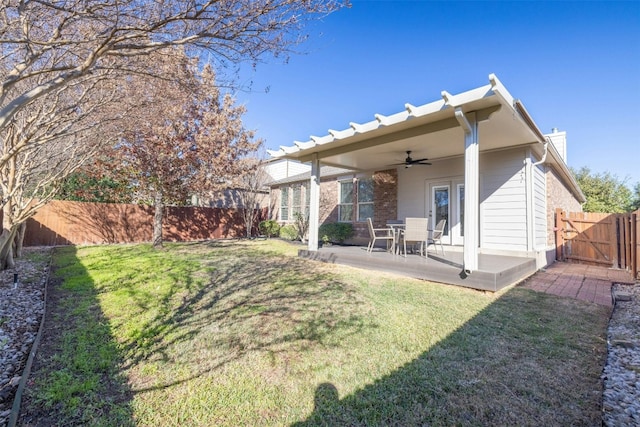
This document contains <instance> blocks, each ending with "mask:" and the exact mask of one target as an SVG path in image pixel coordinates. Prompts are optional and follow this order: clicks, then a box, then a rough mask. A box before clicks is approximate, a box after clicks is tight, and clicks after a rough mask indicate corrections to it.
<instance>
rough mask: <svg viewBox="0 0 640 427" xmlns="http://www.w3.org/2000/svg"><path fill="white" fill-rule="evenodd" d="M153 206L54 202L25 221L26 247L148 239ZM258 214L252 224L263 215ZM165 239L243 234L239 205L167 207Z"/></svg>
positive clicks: (174, 239)
mask: <svg viewBox="0 0 640 427" xmlns="http://www.w3.org/2000/svg"><path fill="white" fill-rule="evenodd" d="M153 214H154V208H153V207H152V206H140V205H127V204H116V203H113V204H112V203H84V202H67V201H57V200H56V201H53V202H51V203H49V204H47V205H46V206H45V207H43V208H42V209H41V210H39V211H38V212H37V213H36V214H35V216H34V217H33V218H30V219H29V220H28V221H27V230H26V234H25V238H24V245H25V246H54V245H75V244H101V243H138V242H149V241H151V236H152V230H153ZM265 216H266V211H261V212H259V213H258V218H257V220H256V223H255V227H256V228H257V225H258V222H259V221H260V220H261V219H264V218H265ZM162 233H163V239H164V240H165V241H174V242H175V241H194V240H206V239H222V238H235V237H244V236H245V235H246V233H245V225H244V219H243V215H242V210H241V209H227V208H200V207H167V208H165V212H164V221H163V229H162Z"/></svg>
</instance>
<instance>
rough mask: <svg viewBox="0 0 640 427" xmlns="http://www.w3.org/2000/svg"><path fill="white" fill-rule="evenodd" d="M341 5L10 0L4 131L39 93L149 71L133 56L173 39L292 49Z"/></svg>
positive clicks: (275, 0) (223, 47) (0, 124)
mask: <svg viewBox="0 0 640 427" xmlns="http://www.w3.org/2000/svg"><path fill="white" fill-rule="evenodd" d="M339 6H340V2H338V1H335V0H325V1H321V0H308V1H299V0H251V1H248V0H205V1H198V2H195V1H192V0H165V1H162V2H153V3H150V2H144V1H143V2H141V1H138V0H96V1H91V2H88V1H83V0H59V1H55V2H51V1H48V0H4V1H3V2H2V5H0V55H1V58H2V67H1V69H0V130H1V129H3V128H4V127H5V126H6V125H7V124H8V123H9V122H10V121H11V119H12V118H13V117H14V116H15V114H17V113H18V112H19V111H21V110H22V109H24V108H25V107H26V106H27V105H29V104H30V103H31V102H32V101H33V100H35V99H37V98H39V97H41V96H44V95H46V94H47V93H49V92H51V91H54V90H56V89H58V88H60V87H63V86H66V85H68V84H70V83H71V82H73V81H74V80H76V79H79V78H81V77H83V76H86V75H88V74H96V73H100V72H104V71H112V70H119V71H125V72H126V73H127V74H129V73H131V72H134V71H135V72H142V73H145V72H147V71H146V70H145V69H136V68H135V65H136V63H135V62H133V63H131V62H130V61H129V59H130V58H131V57H135V56H139V55H146V54H148V53H150V52H152V51H156V50H159V49H162V48H164V47H167V46H170V45H183V46H186V47H187V48H190V49H203V50H208V51H210V52H212V53H213V56H214V58H217V59H218V60H220V61H230V62H239V61H243V60H252V61H257V60H259V59H260V58H261V57H262V56H263V55H264V54H266V53H272V54H276V55H277V54H280V53H283V52H287V51H289V49H290V48H291V46H292V45H294V44H295V43H297V42H299V41H300V36H299V33H300V31H299V30H300V29H301V25H302V22H303V21H304V20H305V18H306V17H308V16H312V15H314V14H324V13H329V12H331V11H333V10H335V9H336V8H337V7H339ZM5 159H6V158H5V157H3V158H2V159H0V162H2V161H5Z"/></svg>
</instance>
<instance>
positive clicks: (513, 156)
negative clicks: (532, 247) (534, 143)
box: [480, 149, 527, 251]
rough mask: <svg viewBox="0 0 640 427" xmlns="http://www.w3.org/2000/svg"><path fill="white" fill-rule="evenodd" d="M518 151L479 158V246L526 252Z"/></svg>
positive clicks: (523, 191) (521, 153)
mask: <svg viewBox="0 0 640 427" xmlns="http://www.w3.org/2000/svg"><path fill="white" fill-rule="evenodd" d="M523 160H524V151H523V150H521V149H518V150H511V151H501V152H493V153H487V154H485V155H484V156H482V158H481V159H480V175H481V180H480V181H481V182H480V186H481V188H480V200H481V201H480V215H481V216H480V224H481V226H480V246H481V247H482V248H486V249H499V250H513V251H525V250H526V249H527V199H526V179H525V176H526V175H525V169H524V161H523Z"/></svg>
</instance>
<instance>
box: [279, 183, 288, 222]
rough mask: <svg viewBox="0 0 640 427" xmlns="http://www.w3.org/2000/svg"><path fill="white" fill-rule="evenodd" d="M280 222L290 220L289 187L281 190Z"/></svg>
mask: <svg viewBox="0 0 640 427" xmlns="http://www.w3.org/2000/svg"><path fill="white" fill-rule="evenodd" d="M280 220H281V221H288V220H289V187H281V188H280Z"/></svg>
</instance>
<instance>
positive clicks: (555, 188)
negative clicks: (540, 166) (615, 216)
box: [546, 169, 582, 245]
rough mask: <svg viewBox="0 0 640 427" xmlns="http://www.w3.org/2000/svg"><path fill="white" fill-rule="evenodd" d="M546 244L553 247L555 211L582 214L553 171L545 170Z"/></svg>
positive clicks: (573, 198)
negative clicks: (560, 210)
mask: <svg viewBox="0 0 640 427" xmlns="http://www.w3.org/2000/svg"><path fill="white" fill-rule="evenodd" d="M546 175H547V244H548V245H555V232H554V227H555V211H556V209H557V208H561V209H563V210H565V211H567V212H582V205H581V204H580V202H578V200H576V198H575V197H574V196H573V194H571V192H570V191H569V190H568V189H567V187H566V186H565V185H564V184H563V183H562V181H561V180H560V178H558V175H557V174H556V172H555V171H554V170H553V169H549V170H547V174H546Z"/></svg>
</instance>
